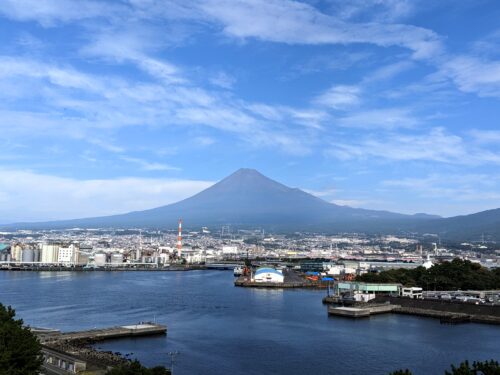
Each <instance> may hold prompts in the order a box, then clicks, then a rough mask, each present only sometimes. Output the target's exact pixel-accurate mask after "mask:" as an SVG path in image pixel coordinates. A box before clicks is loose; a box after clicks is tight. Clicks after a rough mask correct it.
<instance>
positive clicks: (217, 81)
mask: <svg viewBox="0 0 500 375" xmlns="http://www.w3.org/2000/svg"><path fill="white" fill-rule="evenodd" d="M210 83H211V84H212V85H215V86H219V87H222V88H223V89H231V88H232V87H233V85H234V84H235V83H236V79H235V78H234V77H232V76H230V75H229V74H227V73H224V72H218V73H217V74H215V75H213V76H212V77H210Z"/></svg>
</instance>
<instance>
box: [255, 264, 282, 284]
mask: <svg viewBox="0 0 500 375" xmlns="http://www.w3.org/2000/svg"><path fill="white" fill-rule="evenodd" d="M284 280H285V277H284V276H283V273H282V272H281V271H278V270H276V269H274V268H267V267H266V268H264V267H263V268H257V271H255V276H254V281H255V282H258V283H282V282H283V281H284Z"/></svg>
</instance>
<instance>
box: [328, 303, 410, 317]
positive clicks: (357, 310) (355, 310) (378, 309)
mask: <svg viewBox="0 0 500 375" xmlns="http://www.w3.org/2000/svg"><path fill="white" fill-rule="evenodd" d="M399 307H401V306H398V305H391V304H383V305H371V306H370V305H368V304H367V305H366V306H364V307H345V306H339V307H334V306H329V307H328V314H329V315H337V316H345V317H348V318H366V317H369V316H370V315H374V314H385V313H389V312H392V311H393V310H394V309H397V308H399Z"/></svg>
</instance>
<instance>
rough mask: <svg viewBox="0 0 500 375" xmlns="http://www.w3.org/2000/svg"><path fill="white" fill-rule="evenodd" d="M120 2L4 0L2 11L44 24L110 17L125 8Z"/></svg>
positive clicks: (0, 9)
mask: <svg viewBox="0 0 500 375" xmlns="http://www.w3.org/2000/svg"><path fill="white" fill-rule="evenodd" d="M124 9H125V8H124V7H123V5H121V4H119V3H114V4H113V3H107V2H101V1H90V0H79V1H78V4H77V3H75V2H74V1H72V0H2V1H1V2H0V13H3V14H4V15H6V16H7V17H9V18H12V19H15V20H18V21H37V22H39V23H40V24H41V25H43V26H47V27H49V26H54V24H55V23H57V22H70V21H81V20H85V19H89V18H94V17H103V16H105V17H109V16H112V15H113V14H116V12H118V11H120V10H124Z"/></svg>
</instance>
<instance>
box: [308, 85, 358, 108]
mask: <svg viewBox="0 0 500 375" xmlns="http://www.w3.org/2000/svg"><path fill="white" fill-rule="evenodd" d="M360 93H361V90H360V88H359V87H357V86H350V85H338V86H333V87H331V88H329V89H328V90H327V91H325V92H324V93H323V94H321V95H320V96H318V97H317V98H316V99H315V100H314V102H315V103H316V104H319V105H322V106H325V107H328V108H331V109H345V108H349V107H352V106H355V105H357V104H359V102H360V98H359V95H360Z"/></svg>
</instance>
